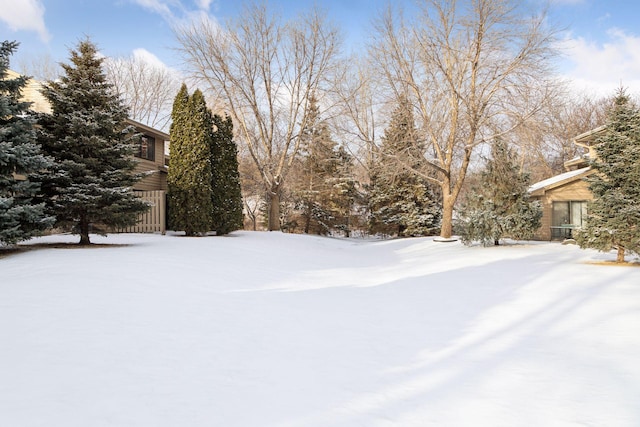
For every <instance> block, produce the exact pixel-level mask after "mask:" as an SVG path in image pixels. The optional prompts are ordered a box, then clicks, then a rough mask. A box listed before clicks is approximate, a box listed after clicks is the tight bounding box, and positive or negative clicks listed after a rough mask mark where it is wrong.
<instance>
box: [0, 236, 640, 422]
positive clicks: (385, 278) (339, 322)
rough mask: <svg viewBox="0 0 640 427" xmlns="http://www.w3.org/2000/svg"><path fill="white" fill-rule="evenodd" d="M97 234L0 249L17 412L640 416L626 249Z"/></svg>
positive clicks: (333, 418)
mask: <svg viewBox="0 0 640 427" xmlns="http://www.w3.org/2000/svg"><path fill="white" fill-rule="evenodd" d="M92 239H93V241H94V242H96V243H108V244H111V245H109V246H97V247H93V248H84V249H81V248H60V247H57V248H39V249H37V250H30V251H25V252H23V253H18V254H13V255H10V256H5V257H3V258H0V425H1V426H16V427H31V426H47V427H51V426H61V427H74V426H78V427H86V426H92V427H95V426H145V427H146V426H149V427H157V426H172V427H173V426H189V427H193V426H207V427H209V426H220V427H234V426H241V427H270V426H282V427H332V426H341V427H342V426H344V427H347V426H365V427H377V426H400V427H405V426H415V427H424V426H491V427H496V426H510V427H511V426H608V427H611V426H638V425H640V359H639V357H640V268H636V267H620V266H602V265H595V264H594V263H593V261H599V260H603V259H607V258H608V259H612V258H613V256H609V255H603V254H598V253H596V252H592V251H582V250H580V249H579V248H577V247H575V246H563V245H560V244H557V243H530V244H518V245H512V246H502V247H494V248H481V247H471V248H466V247H464V246H462V245H460V244H459V243H436V242H433V241H432V239H429V238H420V239H402V240H391V241H373V242H372V241H362V240H360V241H358V240H342V239H330V238H319V237H310V236H300V235H287V234H281V233H260V232H238V233H234V234H232V235H231V236H228V237H221V238H216V237H208V238H185V237H177V236H159V235H135V234H124V235H111V236H109V237H108V238H100V237H98V236H93V237H92ZM76 240H77V237H74V236H50V237H46V238H40V239H37V240H34V241H33V242H30V243H42V242H53V241H58V242H59V241H69V242H75V241H76Z"/></svg>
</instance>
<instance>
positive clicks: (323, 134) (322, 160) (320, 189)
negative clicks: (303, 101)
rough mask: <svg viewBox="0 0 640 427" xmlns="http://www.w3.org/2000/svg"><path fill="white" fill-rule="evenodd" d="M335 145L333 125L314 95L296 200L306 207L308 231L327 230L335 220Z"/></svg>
mask: <svg viewBox="0 0 640 427" xmlns="http://www.w3.org/2000/svg"><path fill="white" fill-rule="evenodd" d="M335 147H336V143H335V142H334V141H333V139H332V138H331V134H330V132H329V127H328V126H327V124H326V122H324V121H323V120H322V119H321V117H320V109H319V107H318V100H317V98H316V97H315V95H312V96H311V99H310V100H309V110H308V116H307V120H306V124H305V126H304V127H303V130H302V142H301V144H300V157H301V159H302V164H301V179H300V180H299V181H298V188H297V190H296V199H297V203H296V204H297V206H298V208H299V209H300V210H301V211H302V218H303V221H304V225H303V232H304V233H307V234H308V233H314V234H327V233H329V231H330V230H331V228H332V226H333V223H334V221H335V216H334V212H333V210H332V206H331V204H332V196H333V191H334V188H333V186H332V183H331V182H330V180H331V179H332V178H333V177H335V176H336V173H337V168H338V155H337V152H336V148H335Z"/></svg>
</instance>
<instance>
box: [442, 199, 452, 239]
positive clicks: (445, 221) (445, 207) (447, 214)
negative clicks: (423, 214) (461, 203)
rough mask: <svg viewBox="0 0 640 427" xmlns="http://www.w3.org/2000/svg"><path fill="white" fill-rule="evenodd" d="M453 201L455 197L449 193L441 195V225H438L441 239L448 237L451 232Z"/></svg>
mask: <svg viewBox="0 0 640 427" xmlns="http://www.w3.org/2000/svg"><path fill="white" fill-rule="evenodd" d="M443 193H444V191H443ZM455 201H456V200H455V198H454V197H452V196H451V195H448V194H443V195H442V225H441V227H440V237H442V238H443V239H450V238H451V235H452V234H453V205H454V203H455Z"/></svg>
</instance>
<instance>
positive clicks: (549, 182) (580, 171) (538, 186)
mask: <svg viewBox="0 0 640 427" xmlns="http://www.w3.org/2000/svg"><path fill="white" fill-rule="evenodd" d="M589 169H591V167H590V166H587V167H586V168H582V169H576V170H574V171H569V172H565V173H561V174H560V175H556V176H552V177H551V178H547V179H545V180H543V181H540V182H536V183H535V184H533V185H531V187H529V193H533V192H534V191H536V190H540V189H541V188H545V187H548V186H550V185H553V184H557V183H559V182H562V181H565V180H567V179H571V178H574V177H576V176H579V175H581V174H583V173H585V172H587V171H588V170H589Z"/></svg>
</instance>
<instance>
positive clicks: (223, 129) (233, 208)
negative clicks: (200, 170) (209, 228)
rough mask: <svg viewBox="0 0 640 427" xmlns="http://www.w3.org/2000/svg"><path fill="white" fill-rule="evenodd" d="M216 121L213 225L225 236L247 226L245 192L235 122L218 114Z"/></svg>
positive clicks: (212, 198)
mask: <svg viewBox="0 0 640 427" xmlns="http://www.w3.org/2000/svg"><path fill="white" fill-rule="evenodd" d="M212 121H213V126H214V128H215V129H214V132H213V135H212V137H211V141H210V151H211V160H210V163H211V173H212V175H211V201H212V205H213V206H212V209H213V211H212V221H213V229H214V230H215V231H216V235H217V236H222V235H225V234H228V233H230V232H232V231H234V230H239V229H241V228H242V226H243V216H242V191H241V189H240V174H239V172H238V148H237V147H236V144H235V142H233V121H232V120H231V117H229V116H225V118H222V117H221V116H219V115H218V114H215V115H213V118H212Z"/></svg>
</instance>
